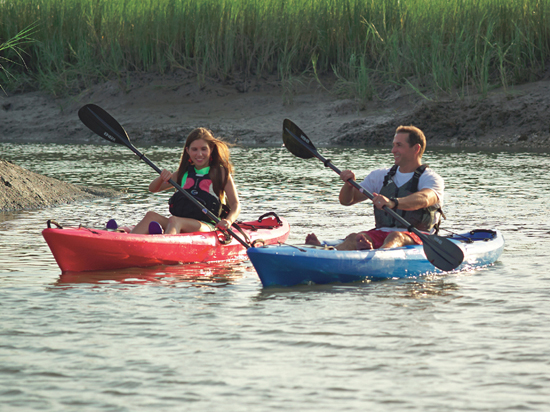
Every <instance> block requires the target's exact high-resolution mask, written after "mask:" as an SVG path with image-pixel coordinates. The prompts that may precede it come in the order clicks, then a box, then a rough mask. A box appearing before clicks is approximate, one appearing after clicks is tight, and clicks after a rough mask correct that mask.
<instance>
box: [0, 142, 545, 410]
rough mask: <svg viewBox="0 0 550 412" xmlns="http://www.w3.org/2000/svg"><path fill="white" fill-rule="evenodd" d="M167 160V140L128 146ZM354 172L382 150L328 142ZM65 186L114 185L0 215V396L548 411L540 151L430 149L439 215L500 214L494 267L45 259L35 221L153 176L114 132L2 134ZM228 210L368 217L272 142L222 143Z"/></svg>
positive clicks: (136, 200) (330, 225) (10, 406)
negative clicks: (357, 274) (413, 269)
mask: <svg viewBox="0 0 550 412" xmlns="http://www.w3.org/2000/svg"><path fill="white" fill-rule="evenodd" d="M142 149H143V150H144V152H145V153H146V154H147V156H148V157H149V158H150V159H151V160H152V161H154V162H155V163H156V164H157V165H159V166H160V167H167V168H172V169H173V168H175V167H176V166H177V160H178V157H179V152H180V148H179V147H148V148H142ZM320 151H321V153H322V154H323V155H324V156H325V157H327V158H330V159H332V161H333V163H334V164H335V165H336V166H338V167H339V168H340V169H346V168H351V169H353V170H355V171H356V172H357V174H358V175H359V176H362V175H364V174H365V173H366V172H367V171H368V170H370V169H372V168H373V167H377V166H378V165H381V164H383V165H388V164H389V163H390V158H389V156H388V154H387V151H385V150H373V149H351V148H347V149H342V148H340V149H338V148H323V149H320ZM0 153H1V157H3V158H5V159H8V160H12V161H14V162H16V163H18V164H19V165H21V166H23V167H26V168H29V169H31V170H33V171H36V172H38V173H44V174H47V175H49V176H52V177H56V178H59V179H62V180H65V181H69V182H73V183H77V184H83V185H97V186H105V187H111V188H114V189H119V190H125V191H126V193H125V195H123V196H122V197H121V198H118V199H99V200H95V201H89V202H81V203H77V204H70V205H61V206H57V207H53V208H49V209H44V210H37V211H23V212H14V213H7V214H4V215H0V311H1V319H2V320H1V323H0V325H1V328H0V405H1V406H0V410H1V411H3V412H4V411H30V410H42V411H137V410H138V411H155V412H158V411H180V410H186V411H188V410H189V411H195V410H196V411H252V410H253V411H257V410H261V411H272V410H273V411H274V410H296V411H368V410H372V411H402V410H406V411H505V410H531V411H547V410H549V408H550V390H549V389H550V346H549V345H548V340H549V338H550V305H549V303H548V302H549V300H550V276H549V273H548V272H549V269H550V263H549V262H548V258H547V257H546V255H547V254H548V251H549V246H550V241H549V236H548V235H549V234H550V226H549V224H548V216H549V207H548V200H549V199H550V196H549V192H550V182H549V180H548V175H549V172H550V170H549V169H550V156H549V155H548V154H544V153H527V152H526V153H511V152H505V151H498V152H481V151H473V152H472V151H461V150H457V151H448V150H447V151H446V150H437V151H431V152H429V153H427V155H426V156H425V161H426V162H428V163H429V164H430V165H431V166H432V167H434V168H436V169H437V170H438V171H439V172H440V173H441V174H442V175H443V176H444V178H445V179H446V185H447V189H446V206H445V211H446V213H447V216H448V220H447V221H446V222H445V227H446V228H448V229H451V230H462V229H469V228H493V227H498V228H499V229H501V230H502V232H503V233H504V236H505V238H506V242H507V244H506V249H505V252H504V254H503V256H502V257H501V259H500V260H499V261H498V262H497V263H496V264H495V265H494V266H492V267H489V268H485V269H481V270H477V271H473V272H467V273H458V274H452V275H446V276H434V277H429V278H422V279H409V280H400V281H394V280H390V281H381V282H371V283H360V284H348V285H324V286H300V287H294V288H286V289H262V287H261V284H260V282H259V280H258V278H257V276H256V274H255V272H254V270H253V268H252V267H251V265H250V263H249V262H241V263H233V264H218V265H188V266H174V267H157V268H149V269H128V270H122V271H114V272H94V273H89V274H81V275H79V274H65V275H62V274H61V273H60V270H59V268H58V267H57V265H56V263H55V261H54V259H53V257H52V256H51V254H50V252H49V250H48V248H47V245H46V244H45V242H44V240H43V239H42V237H41V235H40V232H41V230H42V229H43V228H45V222H46V220H47V219H56V220H58V221H60V222H61V223H63V224H65V225H78V224H80V223H82V224H84V225H87V226H92V227H101V226H103V225H104V224H105V222H106V221H107V220H108V219H110V218H112V217H114V218H116V219H117V220H118V221H119V222H120V223H122V224H132V223H135V222H136V220H137V218H138V217H140V216H141V215H143V213H145V211H146V210H149V209H155V210H160V211H162V210H166V201H167V199H168V197H169V194H168V193H161V194H150V193H147V191H146V187H147V185H148V183H149V182H150V180H151V179H153V178H154V177H155V172H154V171H153V170H152V169H150V168H149V166H147V165H146V164H144V163H143V162H140V161H139V160H138V159H137V158H136V157H135V156H134V155H133V154H132V153H131V152H129V151H128V149H126V148H124V147H120V146H113V145H98V146H93V145H74V146H71V145H54V144H49V145H45V146H43V145H14V144H0ZM232 155H233V159H234V163H235V165H236V168H237V170H238V173H237V174H236V176H235V180H236V183H237V185H238V189H239V194H240V197H241V201H242V204H243V209H244V210H243V213H242V215H241V216H242V218H243V219H248V218H251V219H253V218H257V217H258V216H260V215H261V214H262V213H264V212H267V211H275V212H277V213H278V214H280V215H281V216H284V217H286V218H287V219H288V220H289V222H290V223H291V229H292V233H291V237H290V240H289V243H300V242H302V241H303V239H304V237H305V235H306V234H307V233H309V232H310V231H315V232H316V233H317V234H318V235H319V237H320V238H335V237H340V236H342V235H344V234H346V233H349V232H352V231H355V230H357V229H362V228H363V229H364V228H370V227H371V224H372V221H373V220H372V212H371V210H370V208H369V207H366V205H365V204H360V205H355V206H352V207H343V206H339V205H338V204H337V194H338V190H339V187H340V183H339V180H338V177H337V175H336V174H334V172H332V171H331V170H329V169H325V168H324V167H323V165H322V164H321V163H320V162H319V161H317V160H308V161H305V160H301V159H296V158H293V157H292V156H291V155H290V154H289V153H288V152H286V151H285V149H283V148H234V149H233V151H232Z"/></svg>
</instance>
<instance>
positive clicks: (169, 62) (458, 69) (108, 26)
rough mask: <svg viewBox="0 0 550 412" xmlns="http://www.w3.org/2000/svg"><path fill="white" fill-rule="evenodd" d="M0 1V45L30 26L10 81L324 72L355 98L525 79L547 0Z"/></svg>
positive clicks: (538, 69)
mask: <svg viewBox="0 0 550 412" xmlns="http://www.w3.org/2000/svg"><path fill="white" fill-rule="evenodd" d="M0 2H1V3H2V7H1V8H0V43H1V42H2V41H3V40H2V39H10V38H12V37H13V36H15V35H16V34H17V33H19V32H20V31H21V30H22V29H24V28H26V27H29V26H31V25H36V29H35V32H34V34H33V38H34V40H36V41H35V42H33V43H28V44H26V45H25V46H24V50H25V53H26V54H24V55H23V56H24V59H25V63H26V67H25V65H22V64H21V62H18V63H19V64H13V63H12V64H10V65H9V70H10V72H11V73H13V74H14V75H15V78H11V79H8V78H6V76H5V74H1V73H0V82H1V84H3V85H5V86H6V85H7V87H8V88H9V89H11V90H16V89H21V88H23V87H27V88H28V87H29V86H30V87H39V88H42V89H45V90H48V91H50V92H54V93H65V92H71V91H77V90H79V89H81V88H83V87H86V85H87V84H89V83H90V82H93V81H97V80H98V79H103V78H111V77H113V76H118V77H120V78H121V79H122V80H124V77H125V76H126V75H127V73H129V72H131V71H157V72H167V71H170V70H174V69H178V68H180V69H185V70H190V71H192V72H194V73H196V74H197V75H198V76H199V81H200V79H204V78H206V77H211V78H219V79H222V80H226V79H229V78H231V77H233V76H236V75H238V76H246V77H252V76H262V75H266V74H270V75H272V74H276V75H278V77H279V78H280V80H282V81H283V82H291V81H292V79H296V78H299V77H300V76H312V77H314V76H315V74H324V73H334V74H335V75H336V76H337V78H338V79H339V81H338V83H337V87H338V89H339V90H340V91H341V92H347V93H349V94H351V95H355V96H358V97H361V98H371V97H372V96H373V95H375V94H376V93H377V91H378V90H380V87H382V86H383V85H387V84H392V83H393V84H399V85H408V86H410V87H413V88H415V89H417V90H418V91H419V92H436V93H437V94H441V93H445V94H447V93H451V94H459V95H461V94H468V93H471V92H481V93H483V92H486V91H487V90H489V89H490V88H491V87H495V86H500V85H503V86H508V85H512V84H517V83H521V82H525V81H532V80H536V79H538V78H539V77H540V76H541V75H542V73H544V71H545V70H547V68H548V65H549V64H550V0H363V1H360V0H225V1H224V0H11V1H9V2H3V1H0ZM4 52H6V51H4ZM4 57H5V58H8V59H10V60H12V61H16V60H17V59H16V58H15V57H17V56H15V55H13V54H12V55H10V53H9V51H8V52H7V53H6V54H5V56H4Z"/></svg>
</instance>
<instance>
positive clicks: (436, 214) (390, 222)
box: [374, 165, 443, 232]
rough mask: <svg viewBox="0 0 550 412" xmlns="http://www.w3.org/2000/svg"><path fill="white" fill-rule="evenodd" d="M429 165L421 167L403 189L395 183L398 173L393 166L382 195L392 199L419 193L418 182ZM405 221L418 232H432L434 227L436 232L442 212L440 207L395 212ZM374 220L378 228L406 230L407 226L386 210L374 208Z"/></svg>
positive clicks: (381, 190)
mask: <svg viewBox="0 0 550 412" xmlns="http://www.w3.org/2000/svg"><path fill="white" fill-rule="evenodd" d="M427 167H428V165H421V166H419V167H418V168H417V169H416V170H415V171H414V174H413V177H412V178H411V179H410V180H409V181H408V182H407V183H405V184H404V185H402V186H401V187H397V185H396V184H395V182H394V181H393V177H394V176H395V174H396V173H397V168H398V166H397V165H393V166H392V168H391V169H390V171H389V172H388V174H387V175H386V176H385V177H384V184H383V186H382V189H380V194H381V195H383V196H386V197H387V198H390V197H405V196H408V195H410V194H411V193H415V192H418V180H419V179H420V176H422V173H424V171H425V170H426V168H427ZM395 212H396V213H397V214H399V215H400V216H401V217H402V218H403V219H405V220H406V221H407V222H409V223H410V224H411V225H412V226H414V227H415V228H417V229H418V230H423V231H426V232H429V231H431V230H432V229H433V228H434V227H435V228H436V232H437V230H438V229H439V223H440V220H441V215H442V213H443V212H442V211H441V208H440V207H439V206H430V207H427V208H425V209H419V210H400V209H397V210H395ZM374 219H375V222H376V228H381V227H399V228H404V227H405V226H403V225H401V223H399V222H398V221H396V220H395V219H394V218H393V217H392V216H390V215H389V214H388V213H386V212H385V211H384V210H379V209H377V208H376V207H375V208H374Z"/></svg>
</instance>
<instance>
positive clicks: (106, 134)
mask: <svg viewBox="0 0 550 412" xmlns="http://www.w3.org/2000/svg"><path fill="white" fill-rule="evenodd" d="M92 107H93V106H91V105H88V106H85V107H84V108H87V109H88V111H89V114H92V115H93V118H94V119H95V120H96V121H97V122H99V124H95V125H94V128H91V127H90V129H91V130H92V131H94V132H95V133H97V134H98V135H99V136H101V137H103V138H104V139H106V140H109V141H110V142H113V143H123V144H124V145H126V147H128V148H129V149H130V150H131V151H133V152H134V153H135V154H136V155H137V156H138V157H139V158H140V159H141V160H143V161H144V162H145V163H147V164H148V165H149V166H151V167H152V168H153V169H154V170H155V171H156V172H157V173H158V174H161V173H162V170H160V169H159V168H158V167H157V165H155V164H154V163H153V162H152V161H150V160H149V159H148V158H147V157H146V156H145V155H144V154H143V153H141V152H140V151H139V150H138V149H136V148H135V147H134V145H133V144H132V143H130V140H129V139H128V137H127V136H123V135H121V133H120V132H119V131H118V130H116V129H115V128H113V127H112V126H111V125H110V124H109V122H107V121H106V120H105V119H103V118H102V117H101V116H100V115H98V114H97V113H96V112H94V110H93V109H92ZM81 110H82V109H81ZM101 110H103V109H101ZM105 114H107V115H108V116H109V117H110V119H108V120H109V121H110V122H111V123H113V122H116V120H115V119H114V118H112V116H110V115H109V114H108V113H107V112H105ZM81 119H82V118H81ZM84 124H86V122H84ZM86 126H88V124H86ZM97 126H102V127H101V129H102V130H101V132H100V131H98V130H97ZM117 126H118V127H119V128H120V129H121V130H124V129H123V128H122V126H120V125H119V124H118V122H117ZM88 127H89V126H88ZM168 182H169V183H170V184H171V185H172V186H174V187H175V188H176V190H178V191H180V192H181V193H183V195H184V196H186V197H187V198H188V199H189V200H190V201H191V202H192V203H193V204H194V205H195V206H197V207H198V208H199V209H201V211H202V213H204V214H205V215H206V216H208V217H209V218H210V219H212V220H213V221H214V222H216V223H218V222H219V221H220V219H219V218H218V217H217V216H216V215H214V214H213V213H212V212H211V211H210V210H208V209H207V208H206V207H204V205H202V204H201V203H200V202H199V201H197V199H195V198H194V197H193V196H192V195H191V194H190V193H188V192H187V191H186V190H184V189H183V188H182V187H181V186H180V185H179V184H177V183H176V182H175V181H174V180H173V179H169V180H168ZM226 230H227V232H229V234H230V235H231V236H233V238H235V240H237V241H238V242H239V243H240V244H241V245H243V246H244V247H245V248H246V249H248V248H250V245H249V244H248V243H246V242H245V241H244V240H243V239H241V238H240V237H239V236H238V235H237V234H236V233H235V232H233V231H232V230H231V229H230V228H227V229H226Z"/></svg>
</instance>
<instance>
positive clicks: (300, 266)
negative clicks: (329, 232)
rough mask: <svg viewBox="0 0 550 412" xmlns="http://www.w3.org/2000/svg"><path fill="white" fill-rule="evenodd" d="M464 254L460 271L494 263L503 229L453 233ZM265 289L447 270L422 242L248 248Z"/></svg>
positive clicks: (500, 252)
mask: <svg viewBox="0 0 550 412" xmlns="http://www.w3.org/2000/svg"><path fill="white" fill-rule="evenodd" d="M447 238H448V239H449V240H451V241H452V242H455V243H456V244H458V246H459V247H460V248H461V249H462V250H463V252H464V261H463V263H462V264H461V265H460V266H459V267H458V268H457V269H456V270H455V271H462V270H471V269H475V268H479V267H483V266H488V265H491V264H493V263H494V262H495V261H496V260H497V259H498V258H499V257H500V255H501V254H502V251H503V250H504V238H503V236H502V233H500V231H498V230H484V229H478V230H472V231H470V232H466V233H461V234H453V235H452V236H448V237H447ZM247 253H248V256H249V258H250V261H251V262H252V264H253V265H254V268H255V269H256V272H257V273H258V275H259V277H260V280H261V282H262V284H263V286H264V287H267V286H293V285H299V284H313V283H315V284H325V283H333V282H342V283H347V282H357V281H364V280H368V279H372V280H376V279H393V278H409V277H418V276H423V275H427V274H432V273H446V272H442V271H441V270H439V269H437V268H436V267H434V266H433V265H432V264H431V263H430V262H429V261H428V259H426V255H425V254H424V250H423V247H422V246H421V245H414V246H405V247H400V248H394V249H375V250H362V251H359V250H353V251H339V250H334V249H327V248H326V247H323V246H310V245H303V246H290V245H268V246H263V247H258V248H250V249H248V251H247Z"/></svg>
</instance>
